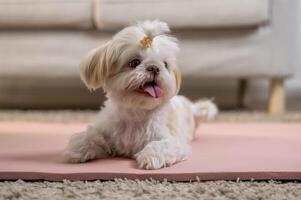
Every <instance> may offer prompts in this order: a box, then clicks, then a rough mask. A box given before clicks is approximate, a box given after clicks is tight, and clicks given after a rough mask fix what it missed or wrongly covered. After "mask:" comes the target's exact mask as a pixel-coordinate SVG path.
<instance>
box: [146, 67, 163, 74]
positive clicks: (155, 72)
mask: <svg viewBox="0 0 301 200" xmlns="http://www.w3.org/2000/svg"><path fill="white" fill-rule="evenodd" d="M146 71H149V72H153V73H154V74H159V72H160V69H159V67H157V66H156V65H150V66H147V68H146Z"/></svg>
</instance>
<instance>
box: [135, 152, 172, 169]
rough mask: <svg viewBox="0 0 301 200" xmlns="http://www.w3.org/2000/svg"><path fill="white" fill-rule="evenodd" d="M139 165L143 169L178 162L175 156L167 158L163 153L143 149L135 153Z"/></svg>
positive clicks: (158, 167)
mask: <svg viewBox="0 0 301 200" xmlns="http://www.w3.org/2000/svg"><path fill="white" fill-rule="evenodd" d="M135 158H136V161H137V163H138V167H139V168H141V169H160V168H162V167H167V166H170V165H172V164H173V163H175V162H176V158H175V157H171V158H170V159H169V160H166V159H165V157H164V156H163V155H160V154H156V153H153V152H148V151H141V152H139V153H137V154H136V155H135Z"/></svg>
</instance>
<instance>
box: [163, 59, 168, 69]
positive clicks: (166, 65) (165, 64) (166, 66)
mask: <svg viewBox="0 0 301 200" xmlns="http://www.w3.org/2000/svg"><path fill="white" fill-rule="evenodd" d="M164 66H165V68H166V69H168V64H167V62H166V61H165V62H164Z"/></svg>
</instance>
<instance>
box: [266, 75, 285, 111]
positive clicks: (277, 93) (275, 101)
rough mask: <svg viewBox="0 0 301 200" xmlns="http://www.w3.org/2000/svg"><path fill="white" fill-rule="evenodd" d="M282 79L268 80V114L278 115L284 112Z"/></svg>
mask: <svg viewBox="0 0 301 200" xmlns="http://www.w3.org/2000/svg"><path fill="white" fill-rule="evenodd" d="M284 90H285V89H284V80H283V79H281V78H273V79H271V80H270V97H269V103H268V104H269V105H268V107H269V108H268V109H269V114H270V115H272V116H280V115H282V114H283V113H284V112H285V91H284Z"/></svg>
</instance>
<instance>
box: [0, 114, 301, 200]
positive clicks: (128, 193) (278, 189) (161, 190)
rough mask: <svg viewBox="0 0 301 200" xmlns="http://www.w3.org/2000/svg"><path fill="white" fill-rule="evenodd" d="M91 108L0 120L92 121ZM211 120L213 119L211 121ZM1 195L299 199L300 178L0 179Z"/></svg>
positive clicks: (237, 117) (256, 117) (229, 117)
mask: <svg viewBox="0 0 301 200" xmlns="http://www.w3.org/2000/svg"><path fill="white" fill-rule="evenodd" d="M95 114H96V112H95V111H68V110H67V111H66V110H65V111H17V110H2V111H0V123H1V121H45V122H46V121H47V122H65V123H72V122H75V121H76V122H91V121H92V120H93V118H94V116H95ZM216 121H227V122H228V121H229V122H235V121H246V122H248V121H259V122H266V121H273V122H278V121H284V122H288V123H289V122H301V113H300V112H295V113H287V114H286V115H284V116H282V117H280V118H272V117H270V116H268V115H266V114H265V113H263V112H222V113H221V114H220V116H219V117H218V118H217V120H216ZM213 123H214V122H213ZM0 199H24V200H27V199H28V200H29V199H30V200H32V199H52V200H55V199H152V200H156V199H174V200H177V199H206V200H207V199H208V200H211V199H221V200H228V199H229V200H230V199H237V200H252V199H258V200H265V199H275V200H280V199H289V200H291V199H292V200H300V199H301V183H300V182H273V181H268V182H257V181H256V180H254V181H248V182H240V181H239V180H237V182H225V181H210V182H192V183H170V182H157V181H152V180H148V181H131V180H115V181H105V182H101V181H88V182H83V181H76V182H69V181H64V182H45V181H38V182H23V181H21V180H18V181H4V182H0Z"/></svg>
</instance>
